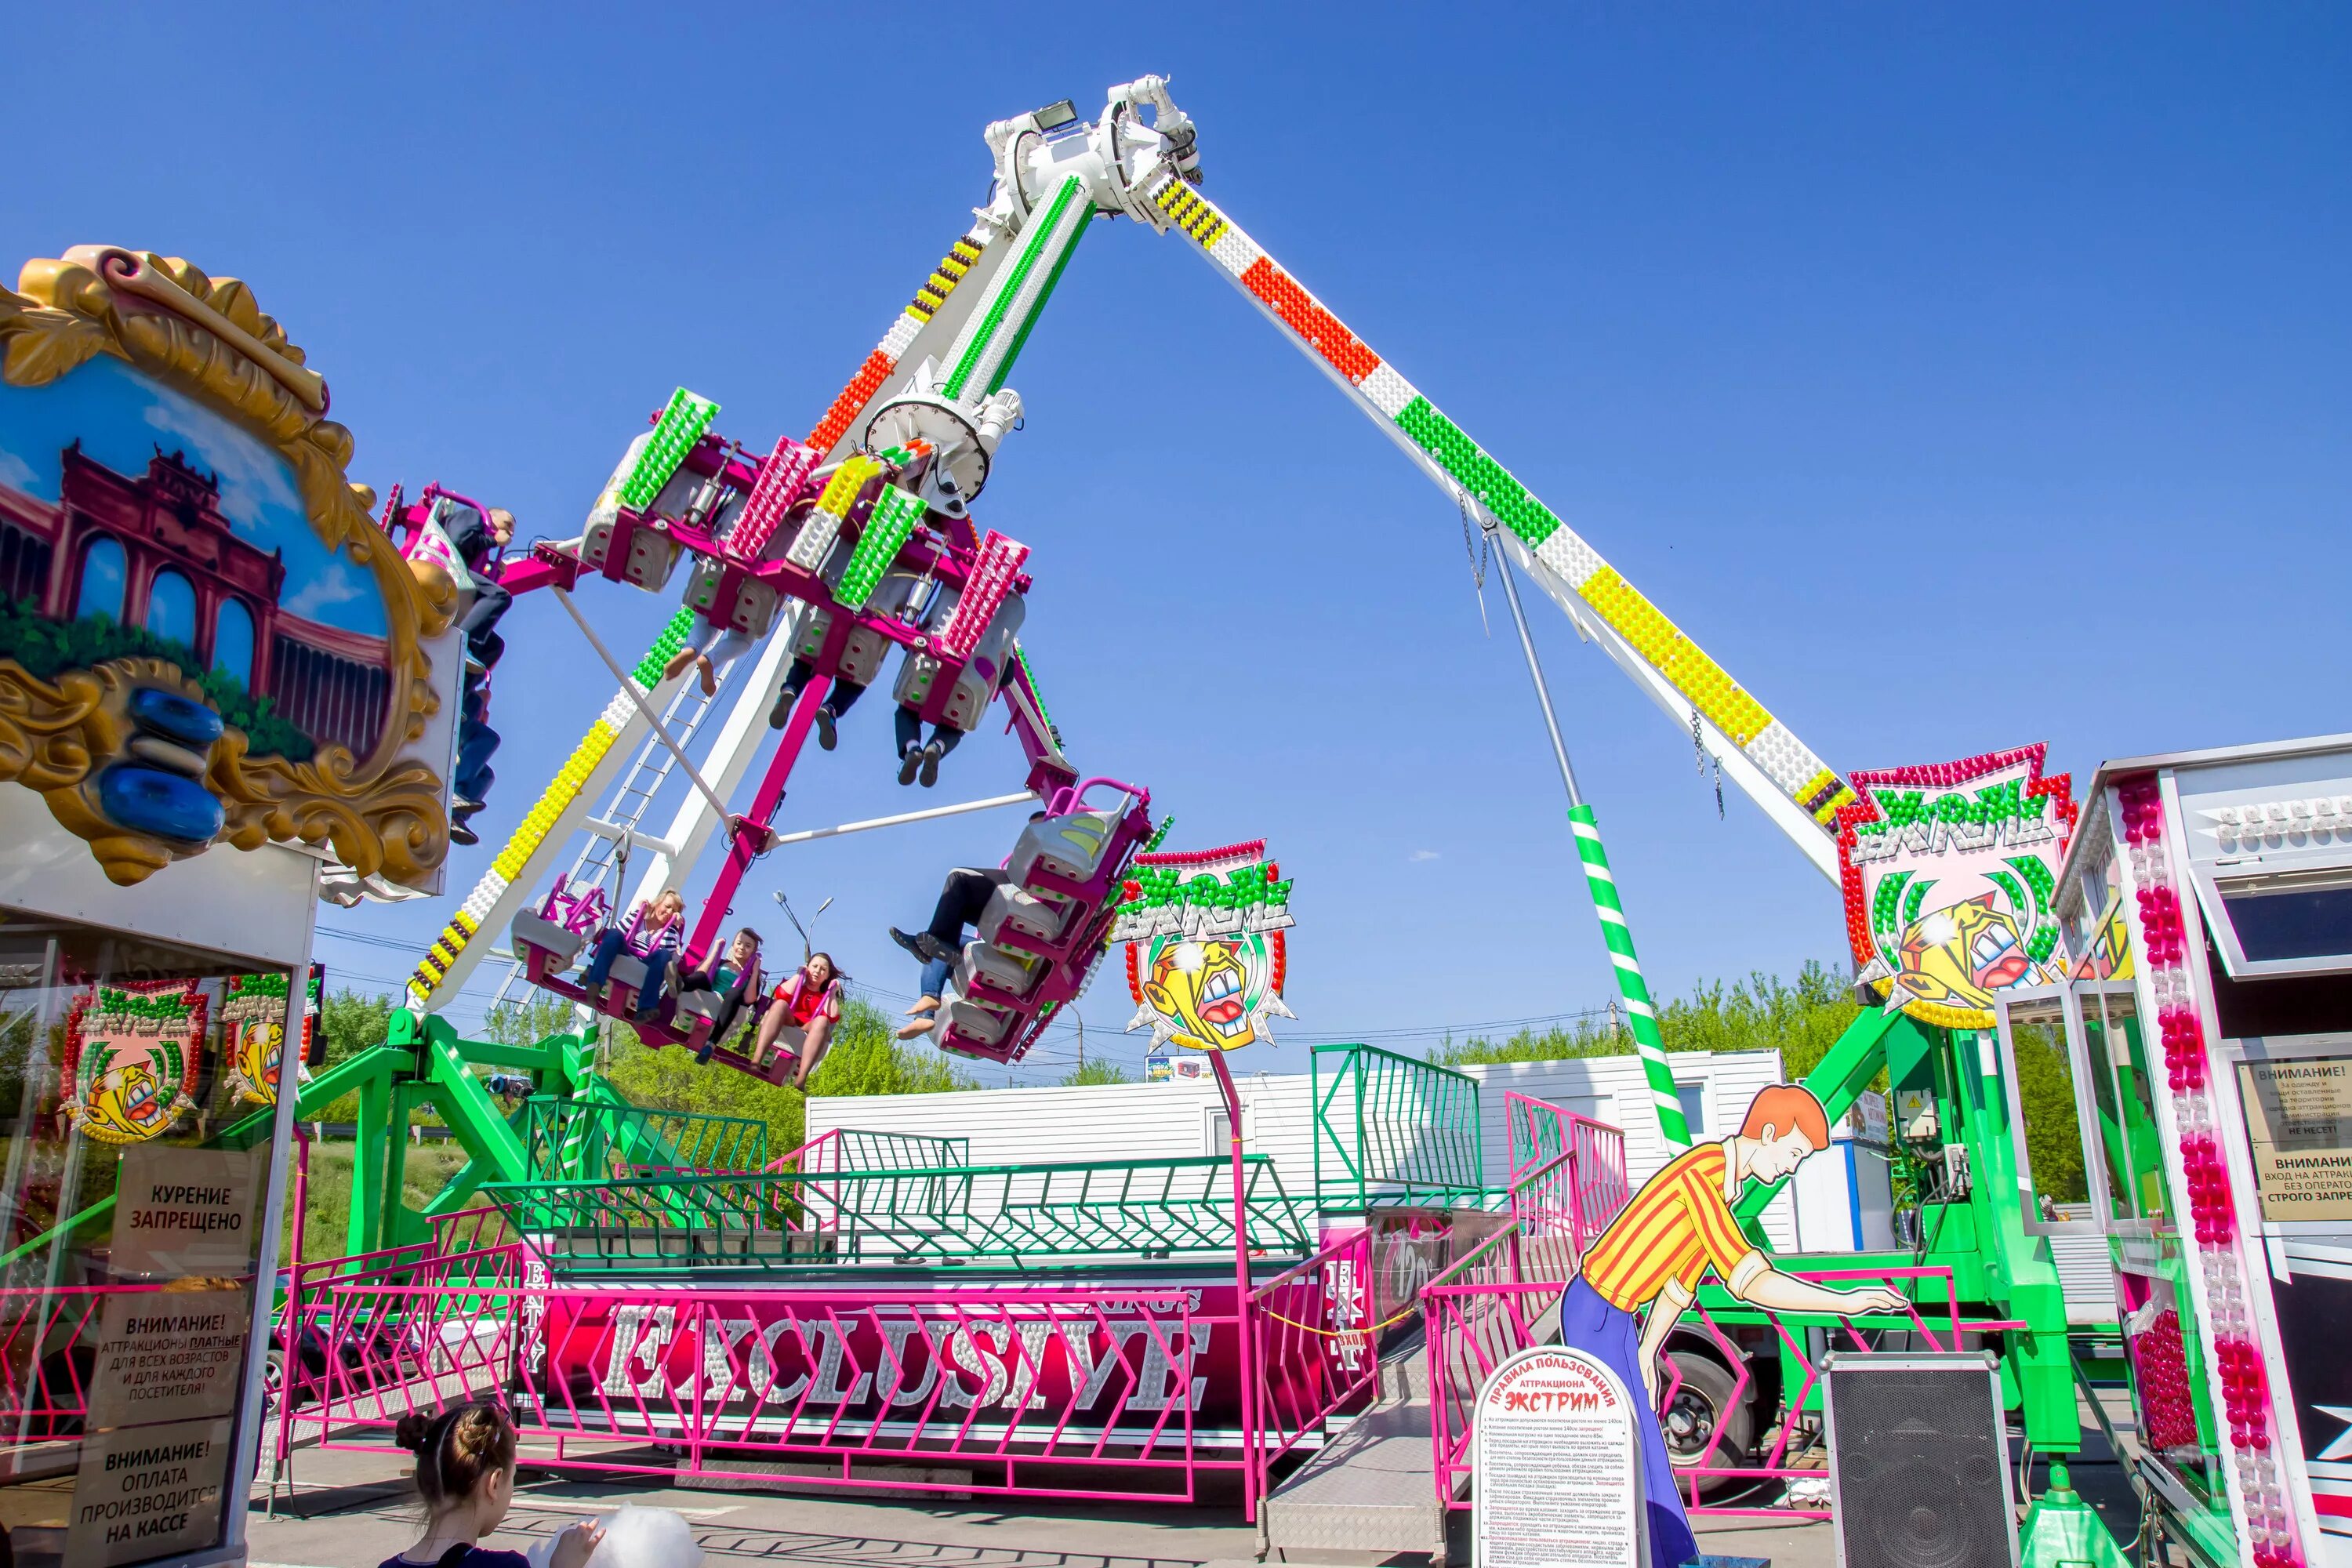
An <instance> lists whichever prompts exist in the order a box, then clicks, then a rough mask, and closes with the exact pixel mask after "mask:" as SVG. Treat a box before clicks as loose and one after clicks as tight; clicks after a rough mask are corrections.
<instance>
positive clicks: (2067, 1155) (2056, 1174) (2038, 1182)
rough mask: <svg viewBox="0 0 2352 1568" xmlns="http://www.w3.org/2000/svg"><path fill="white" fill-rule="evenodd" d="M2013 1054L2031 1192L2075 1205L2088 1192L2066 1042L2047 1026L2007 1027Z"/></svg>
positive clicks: (2022, 1025)
mask: <svg viewBox="0 0 2352 1568" xmlns="http://www.w3.org/2000/svg"><path fill="white" fill-rule="evenodd" d="M2010 1038H2011V1043H2012V1045H2013V1046H2014V1047H2015V1050H2016V1052H2017V1101H2018V1108H2019V1109H2020V1110H2022V1111H2023V1112H2024V1116H2025V1153H2026V1158H2027V1159H2029V1160H2030V1161H2032V1164H2033V1190H2034V1192H2035V1193H2036V1194H2039V1195H2040V1196H2042V1197H2045V1198H2048V1199H2050V1200H2051V1201H2053V1203H2062V1204H2079V1203H2083V1202H2084V1201H2086V1200H2087V1199H2088V1198H2089V1197H2090V1195H2091V1189H2090V1186H2089V1184H2088V1180H2087V1178H2086V1177H2085V1175H2084V1170H2083V1135H2082V1124H2081V1121H2080V1119H2078V1118H2077V1117H2076V1115H2075V1114H2074V1068H2073V1066H2072V1065H2071V1064H2070V1063H2069V1062H2068V1061H2067V1059H2066V1042H2065V1040H2064V1039H2063V1037H2061V1036H2060V1035H2059V1033H2058V1031H2057V1028H2056V1027H2055V1026H2053V1025H2048V1024H2019V1025H2016V1026H2013V1027H2012V1028H2011V1031H2010Z"/></svg>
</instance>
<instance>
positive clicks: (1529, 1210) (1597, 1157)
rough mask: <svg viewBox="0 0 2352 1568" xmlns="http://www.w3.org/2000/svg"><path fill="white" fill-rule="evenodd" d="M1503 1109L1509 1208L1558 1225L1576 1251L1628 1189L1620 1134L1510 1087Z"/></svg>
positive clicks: (1610, 1215) (1535, 1220)
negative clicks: (1508, 1152) (1507, 1146)
mask: <svg viewBox="0 0 2352 1568" xmlns="http://www.w3.org/2000/svg"><path fill="white" fill-rule="evenodd" d="M1503 1115H1504V1118H1505V1121H1506V1122H1507V1127H1508V1131H1509V1136H1510V1150H1511V1164H1510V1174H1509V1176H1508V1177H1507V1184H1508V1185H1509V1186H1510V1188H1511V1194H1512V1205H1513V1212H1514V1213H1515V1214H1522V1215H1523V1217H1525V1218H1528V1219H1529V1220H1531V1221H1532V1222H1533V1223H1534V1224H1535V1225H1536V1226H1546V1227H1553V1228H1558V1229H1561V1230H1564V1231H1565V1232H1566V1233H1567V1235H1568V1236H1569V1237H1570V1239H1571V1240H1572V1242H1573V1244H1574V1247H1575V1250H1576V1252H1577V1254H1578V1256H1582V1254H1583V1252H1584V1249H1585V1248H1586V1247H1589V1246H1591V1244H1592V1242H1593V1241H1594V1239H1595V1238H1597V1237H1599V1236H1600V1235H1601V1231H1602V1230H1603V1229H1605V1228H1606V1227H1607V1226H1608V1224H1609V1222H1610V1221H1611V1220H1612V1219H1614V1218H1615V1217H1616V1215H1617V1211H1618V1210H1619V1209H1622V1208H1623V1207H1624V1206H1625V1203H1626V1200H1627V1199H1628V1198H1630V1197H1631V1196H1632V1195H1633V1190H1632V1187H1631V1185H1630V1184H1629V1183H1628V1182H1627V1180H1626V1176H1625V1134H1624V1133H1623V1132H1622V1131H1620V1130H1619V1129H1617V1128H1615V1127H1612V1126H1611V1125H1610V1124H1609V1123H1608V1122H1606V1121H1594V1120H1593V1119H1592V1118H1591V1117H1590V1116H1585V1115H1581V1114H1580V1113H1578V1112H1576V1111H1573V1110H1569V1109H1567V1108H1566V1107H1565V1106H1559V1105H1554V1104H1552V1103H1551V1102H1550V1101H1549V1100H1538V1099H1537V1098H1536V1097H1535V1096H1533V1095H1530V1094H1521V1093H1520V1092H1518V1091H1517V1089H1510V1090H1507V1091H1505V1093H1504V1095H1503ZM1523 1188H1524V1192H1525V1207H1524V1210H1523V1209H1522V1190H1523ZM1528 1234H1530V1235H1533V1234H1537V1232H1536V1231H1534V1230H1532V1229H1531V1230H1530V1231H1529V1233H1528Z"/></svg>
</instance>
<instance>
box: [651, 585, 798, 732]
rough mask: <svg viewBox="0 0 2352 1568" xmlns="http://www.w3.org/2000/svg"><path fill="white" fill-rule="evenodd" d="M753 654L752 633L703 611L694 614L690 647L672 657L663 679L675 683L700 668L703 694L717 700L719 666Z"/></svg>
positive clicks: (663, 669)
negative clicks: (726, 623) (724, 623)
mask: <svg viewBox="0 0 2352 1568" xmlns="http://www.w3.org/2000/svg"><path fill="white" fill-rule="evenodd" d="M749 652H751V633H750V632H747V631H741V630H739V629H738V628H736V627H734V626H719V624H718V623H717V622H716V621H713V620H711V619H710V617H709V616H705V615H704V614H703V613H702V612H701V611H699V610H697V611H696V612H695V613H694V626H693V627H692V629H690V630H689V631H688V633H687V634H686V646H685V647H682V648H679V649H678V650H677V652H676V653H674V654H672V655H670V658H669V662H668V663H667V664H666V665H664V666H662V679H664V680H675V679H677V678H678V677H679V676H681V675H684V674H685V673H686V672H687V671H688V669H692V668H697V667H699V669H700V673H701V676H702V694H703V695H704V696H705V697H715V696H717V695H718V694H719V670H718V668H717V666H719V665H721V664H725V663H727V662H728V661H729V660H730V659H736V658H742V657H743V656H744V655H745V654H747V653H749ZM787 710H788V711H789V705H787Z"/></svg>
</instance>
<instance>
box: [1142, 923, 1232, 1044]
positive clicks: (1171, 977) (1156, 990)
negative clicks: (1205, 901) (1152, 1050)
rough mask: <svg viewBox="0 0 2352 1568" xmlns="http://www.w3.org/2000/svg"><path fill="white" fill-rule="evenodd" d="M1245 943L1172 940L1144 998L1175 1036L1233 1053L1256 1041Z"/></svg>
mask: <svg viewBox="0 0 2352 1568" xmlns="http://www.w3.org/2000/svg"><path fill="white" fill-rule="evenodd" d="M1248 989H1249V973H1248V971H1247V970H1246V969H1245V968H1244V966H1243V963H1242V959H1241V953H1240V944H1239V943H1237V942H1171V943H1170V944H1169V945H1168V946H1167V947H1165V948H1163V949H1162V950H1161V951H1160V956H1159V962H1157V963H1154V964H1153V965H1152V966H1151V978H1150V980H1148V981H1146V982H1145V983H1144V986H1143V999H1144V1001H1145V1002H1146V1003H1148V1004H1149V1005H1150V1006H1151V1008H1152V1009H1153V1011H1155V1012H1157V1013H1159V1014H1160V1016H1162V1017H1164V1018H1167V1019H1168V1020H1169V1021H1170V1022H1171V1023H1172V1024H1173V1025H1174V1026H1175V1032H1174V1034H1172V1035H1171V1037H1170V1038H1171V1039H1172V1040H1174V1041H1175V1043H1176V1044H1178V1045H1181V1046H1190V1047H1192V1048H1193V1049H1195V1050H1202V1051H1230V1050H1233V1049H1234V1048H1235V1047H1241V1046H1246V1045H1248V1044H1250V1043H1251V1042H1252V1041H1254V1040H1255V1039H1256V1038H1257V1030H1256V1027H1255V1024H1256V1020H1255V1017H1254V1016H1252V1014H1251V1011H1250V1006H1249V1001H1248Z"/></svg>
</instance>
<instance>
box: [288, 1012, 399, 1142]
mask: <svg viewBox="0 0 2352 1568" xmlns="http://www.w3.org/2000/svg"><path fill="white" fill-rule="evenodd" d="M391 1026H392V998H391V997H389V996H371V995H368V994H364V993H362V992H358V991H352V990H350V989H348V988H346V989H344V990H341V991H332V992H330V993H328V994H327V995H326V996H325V997H324V998H322V999H321V1000H320V1004H319V1036H320V1038H321V1039H323V1040H324V1041H325V1042H326V1045H327V1061H326V1065H327V1066H328V1067H333V1066H334V1065H335V1064H336V1063H338V1062H343V1061H348V1060H350V1059H351V1058H353V1057H355V1056H358V1055H359V1054H360V1053H361V1052H362V1051H368V1050H373V1049H374V1048H375V1047H378V1046H380V1045H382V1044H383V1040H384V1036H385V1035H386V1034H387V1033H388V1032H389V1031H390V1029H391ZM359 1114H360V1097H359V1094H358V1092H357V1091H356V1090H355V1091H353V1092H352V1093H350V1094H346V1095H344V1096H343V1097H342V1098H341V1099H340V1100H335V1101H334V1102H333V1103H331V1104H329V1105H323V1106H320V1107H317V1108H316V1109H314V1110H310V1113H309V1116H308V1118H307V1120H310V1121H358V1120H359Z"/></svg>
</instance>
